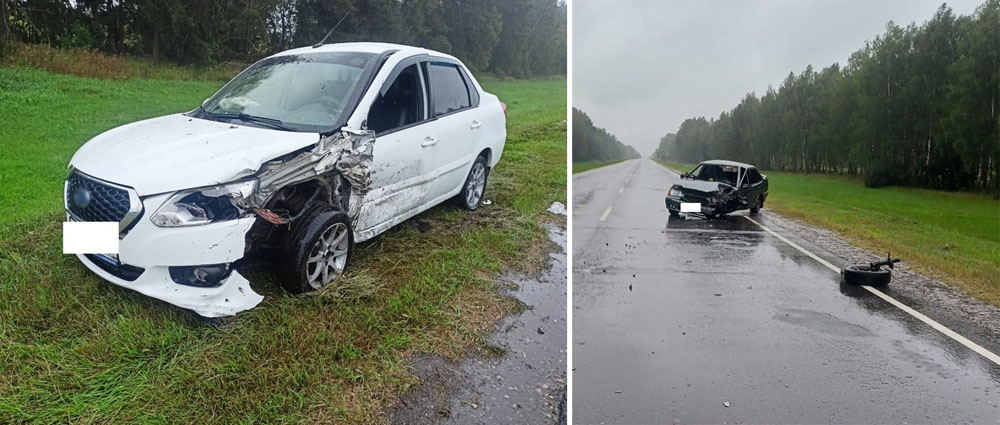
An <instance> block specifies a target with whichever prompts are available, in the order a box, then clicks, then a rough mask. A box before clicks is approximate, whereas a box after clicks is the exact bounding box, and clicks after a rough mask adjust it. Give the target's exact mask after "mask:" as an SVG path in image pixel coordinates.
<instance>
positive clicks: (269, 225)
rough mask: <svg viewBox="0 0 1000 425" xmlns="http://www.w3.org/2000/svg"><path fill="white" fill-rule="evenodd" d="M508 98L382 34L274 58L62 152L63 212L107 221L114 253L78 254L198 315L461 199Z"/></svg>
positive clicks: (248, 298)
mask: <svg viewBox="0 0 1000 425" xmlns="http://www.w3.org/2000/svg"><path fill="white" fill-rule="evenodd" d="M506 135H507V133H506V105H504V104H503V103H502V102H500V101H499V99H497V97H496V96H494V95H492V94H489V93H486V92H485V91H483V89H482V87H480V85H479V83H478V82H477V81H476V79H475V78H474V77H473V76H472V74H471V73H470V72H469V71H468V69H467V68H466V67H465V66H464V65H463V64H462V62H460V61H459V60H458V59H456V58H454V57H452V56H449V55H446V54H443V53H439V52H435V51H431V50H426V49H421V48H415V47H409V46H401V45H393V44H382V43H347V44H331V45H318V46H314V47H305V48H300V49H294V50H289V51H286V52H282V53H278V54H276V55H273V56H271V57H268V58H265V59H263V60H261V61H259V62H257V63H255V64H253V65H252V66H250V67H249V68H247V69H246V70H244V71H243V72H242V73H240V74H239V75H237V76H236V77H235V78H234V79H233V80H232V81H230V82H229V83H228V84H226V85H225V86H223V87H222V89H220V90H219V91H218V92H217V93H216V94H215V95H214V96H212V97H211V98H209V99H207V100H206V101H205V102H204V103H203V104H202V105H201V106H200V107H198V108H197V109H196V110H194V111H191V112H188V113H185V114H175V115H167V116H164V117H159V118H153V119H149V120H145V121H140V122H136V123H132V124H128V125H125V126H121V127H118V128H115V129H112V130H109V131H107V132H105V133H103V134H101V135H98V136H97V137H95V138H93V139H92V140H90V141H89V142H87V143H86V144H85V145H83V147H81V148H80V149H79V150H78V151H77V152H76V154H75V155H74V156H73V159H72V160H71V161H70V168H71V172H70V175H69V177H68V178H67V180H66V190H65V206H66V211H67V214H68V219H69V220H70V221H86V222H89V221H104V222H109V221H110V222H117V223H118V232H119V234H118V237H119V252H118V253H117V254H101V253H93V254H78V256H79V258H80V260H81V261H82V262H83V264H84V265H86V266H87V267H88V268H89V269H90V270H92V271H93V272H94V273H96V274H98V275H99V276H101V277H102V278H104V279H106V280H108V281H111V282H112V283H115V284H117V285H120V286H124V287H127V288H131V289H134V290H136V291H138V292H141V293H143V294H146V295H148V296H151V297H155V298H158V299H161V300H164V301H167V302H169V303H172V304H175V305H177V306H180V307H183V308H186V309H190V310H193V311H195V312H196V313H198V314H200V315H202V316H206V317H218V316H225V315H232V314H235V313H237V312H239V311H243V310H246V309H250V308H252V307H254V306H256V305H257V304H258V303H260V301H261V300H262V299H263V297H261V296H260V295H258V294H257V293H255V292H254V291H253V290H251V288H250V286H249V285H248V282H247V279H246V278H245V277H243V276H242V275H241V274H240V272H239V270H240V266H241V265H242V264H244V263H245V262H247V261H248V260H249V258H251V257H253V258H263V259H267V260H272V262H274V263H275V264H276V265H277V266H278V267H279V270H280V272H281V277H282V279H281V280H282V284H283V285H284V287H285V288H286V289H288V290H290V291H293V292H304V291H310V290H314V289H319V288H322V287H323V286H325V285H327V284H329V283H330V282H331V281H333V280H334V279H336V278H337V276H339V275H340V274H341V273H342V272H343V271H344V268H345V266H346V265H347V263H348V260H349V259H350V257H351V252H352V250H353V248H354V243H355V242H361V241H364V240H366V239H369V238H372V237H373V236H375V235H378V234H379V233H381V232H384V231H385V230H387V229H389V228H390V227H392V226H394V225H396V224H399V223H400V222H402V221H404V220H406V219H408V218H410V217H412V216H414V215H416V214H419V213H420V212H422V211H425V210H427V209H428V208H431V207H433V206H435V205H437V204H440V203H442V202H444V201H447V200H450V199H454V200H455V201H456V203H457V204H458V205H459V206H461V207H463V208H465V209H468V210H475V209H476V208H477V207H478V206H479V205H480V203H481V202H482V200H483V192H484V189H485V187H486V179H487V177H488V176H489V173H490V170H491V169H492V168H493V167H494V166H495V165H496V164H497V162H498V161H499V160H500V156H501V154H502V152H503V148H504V142H505V140H506Z"/></svg>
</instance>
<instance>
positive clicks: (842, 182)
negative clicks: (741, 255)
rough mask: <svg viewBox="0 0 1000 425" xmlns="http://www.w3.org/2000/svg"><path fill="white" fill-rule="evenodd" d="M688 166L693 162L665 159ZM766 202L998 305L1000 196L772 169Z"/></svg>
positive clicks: (679, 167) (684, 168)
mask: <svg viewBox="0 0 1000 425" xmlns="http://www.w3.org/2000/svg"><path fill="white" fill-rule="evenodd" d="M662 163H663V164H664V165H667V166H668V167H671V168H674V169H675V170H681V171H690V170H691V169H692V168H693V165H692V164H682V163H676V162H662ZM765 174H766V175H767V178H768V184H769V185H770V194H769V195H768V198H767V204H766V206H767V207H768V208H771V209H774V210H775V211H777V212H779V213H781V214H783V215H785V216H788V217H794V218H799V219H802V220H805V221H806V222H808V223H810V224H813V225H817V226H820V227H825V228H828V229H831V230H834V231H835V232H837V233H838V234H840V235H841V236H844V237H845V238H847V239H848V240H849V241H850V242H851V243H853V244H855V245H858V246H860V247H863V248H866V249H869V250H871V251H873V252H875V253H886V252H891V253H892V255H893V257H900V258H902V259H903V261H905V262H906V263H907V264H909V265H910V266H912V267H914V268H915V269H917V270H919V271H921V272H923V273H926V274H929V275H931V276H934V277H937V278H939V279H941V280H943V281H944V282H947V283H949V284H951V285H953V286H955V287H958V288H960V289H962V290H964V291H966V292H967V293H969V294H970V295H972V296H974V297H977V298H979V299H981V300H983V301H986V302H988V303H991V304H993V305H997V306H1000V201H997V200H996V199H993V198H992V197H990V196H988V195H983V194H976V193H964V192H942V191H936V190H927V189H914V188H904V187H886V188H880V189H871V188H867V187H865V186H864V183H863V182H862V180H861V179H860V178H857V177H849V176H840V175H826V174H797V173H786V172H775V171H768V172H766V173H765Z"/></svg>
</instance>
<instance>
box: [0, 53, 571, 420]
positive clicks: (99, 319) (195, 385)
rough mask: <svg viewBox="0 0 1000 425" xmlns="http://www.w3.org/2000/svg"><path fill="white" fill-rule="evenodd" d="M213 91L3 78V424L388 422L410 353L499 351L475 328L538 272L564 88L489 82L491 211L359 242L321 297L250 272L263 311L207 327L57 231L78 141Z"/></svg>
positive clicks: (558, 172) (557, 183) (182, 106)
mask: <svg viewBox="0 0 1000 425" xmlns="http://www.w3.org/2000/svg"><path fill="white" fill-rule="evenodd" d="M221 84H222V81H215V82H190V81H153V80H144V79H125V80H121V81H107V80H95V79H89V78H80V77H75V76H66V75H56V74H51V73H48V72H44V71H38V70H29V69H24V68H0V116H2V117H4V118H3V125H2V126H0V423H21V422H28V423H70V422H71V423H249V422H259V423H296V422H305V423H355V424H362V423H364V424H367V423H382V422H385V417H384V413H383V410H384V408H385V407H386V406H390V405H392V404H393V403H394V402H395V400H396V399H397V396H398V395H399V394H400V393H401V392H403V391H405V390H407V389H408V388H409V387H410V386H412V385H413V384H415V380H416V378H414V377H413V376H412V375H410V373H409V371H408V359H409V356H410V355H411V354H412V353H414V352H418V351H424V352H431V353H437V354H441V355H444V356H447V357H451V358H456V357H458V356H462V355H463V354H465V353H467V352H468V350H470V349H471V350H477V349H483V350H486V351H487V352H491V351H495V350H491V349H490V347H487V346H486V345H485V344H486V342H485V340H484V335H485V332H486V331H488V330H489V329H492V326H493V323H494V322H495V321H496V320H497V319H498V318H500V317H501V316H502V315H503V314H505V313H507V312H510V311H514V310H516V309H517V308H519V307H518V306H517V305H516V303H515V302H514V301H513V300H511V299H509V298H506V297H503V296H501V295H500V291H499V289H498V287H499V285H500V284H499V283H498V282H496V281H495V280H494V277H495V276H496V275H497V273H498V272H500V271H501V270H504V269H507V268H514V269H518V270H523V271H529V272H530V271H533V270H537V269H539V268H540V267H541V266H543V265H544V264H546V260H547V256H546V255H545V252H546V251H547V250H548V249H549V248H550V245H549V244H550V243H549V242H548V240H547V238H546V237H545V231H544V229H543V227H542V224H541V222H542V221H544V220H552V218H550V217H552V216H551V215H550V214H548V213H546V212H545V209H546V207H548V205H549V204H550V203H551V202H553V201H561V202H564V203H565V202H566V124H565V119H566V104H565V99H566V82H565V79H552V80H537V81H501V80H487V81H483V84H484V86H485V87H486V88H487V90H489V91H491V92H493V93H496V94H497V95H498V96H499V97H500V98H501V99H502V100H503V101H505V102H507V105H508V108H509V116H508V139H507V147H506V150H505V152H504V156H503V160H502V161H501V163H500V164H499V165H498V166H497V167H496V169H495V171H494V173H492V174H491V176H490V177H491V179H490V182H489V186H488V188H487V195H486V196H487V198H488V199H491V200H492V201H493V204H492V205H490V206H487V207H483V208H481V209H480V210H478V211H476V212H474V213H467V212H463V211H460V210H458V209H456V208H454V207H452V206H440V207H437V208H434V209H432V210H431V211H429V212H427V213H424V214H422V215H421V216H420V219H421V220H423V221H424V222H425V223H426V224H428V225H429V226H430V230H426V229H423V230H426V231H423V230H422V229H419V228H418V226H412V225H407V224H403V225H400V226H397V228H395V229H392V230H390V231H389V232H387V233H385V234H383V235H381V236H379V237H377V238H375V239H373V240H371V241H369V242H366V243H364V244H360V245H358V247H357V251H356V254H355V257H354V258H353V259H352V263H351V264H350V265H349V273H348V275H347V276H346V277H344V278H342V279H340V280H339V281H338V285H337V286H336V287H334V288H329V289H327V290H324V291H321V292H320V293H318V294H313V295H305V296H291V295H289V294H287V293H285V292H284V291H282V290H281V289H280V287H279V286H278V285H277V284H276V283H275V281H274V280H273V278H272V277H271V276H270V275H269V274H266V273H261V274H255V275H251V280H252V282H253V287H254V289H255V290H256V291H258V292H260V293H262V294H264V295H265V300H264V302H263V303H262V304H261V305H260V306H258V307H256V308H254V309H253V310H250V311H247V312H244V313H241V314H240V315H238V316H236V317H234V318H230V319H228V320H227V321H226V322H225V324H224V325H223V326H221V327H218V328H215V327H210V326H206V325H204V324H201V323H199V322H197V321H196V320H194V319H193V318H192V317H191V316H190V315H189V314H187V313H186V312H183V311H181V310H179V309H177V308H174V307H171V306H169V305H168V304H165V303H162V302H159V301H156V300H153V299H150V298H147V297H144V296H142V295H139V294H137V293H134V292H132V291H129V290H126V289H123V288H119V287H117V286H115V285H112V284H110V283H107V282H104V281H102V280H101V279H99V278H97V277H96V276H95V275H93V274H92V273H90V272H89V271H87V270H86V269H85V268H84V267H83V266H82V265H81V264H80V263H79V262H78V261H77V260H76V258H75V257H72V256H68V255H63V254H62V253H61V224H60V223H61V222H62V221H63V218H64V214H63V212H62V201H61V196H62V194H61V192H62V181H63V179H64V178H65V176H66V164H67V163H68V161H69V159H70V157H71V156H72V154H73V152H74V151H75V150H76V149H77V148H78V147H79V146H80V145H81V144H83V143H84V142H86V141H87V140H88V139H89V138H91V137H93V136H94V135H96V134H98V133H100V132H102V131H104V130H107V129H109V128H112V127H114V126H117V125H121V124H125V123H128V122H131V121H135V120H139V119H143V118H148V117H153V116H157V115H162V114H167V113H172V112H179V111H185V110H189V109H192V108H193V107H195V106H197V105H198V104H199V103H200V102H201V101H202V100H203V99H204V98H206V97H207V96H209V95H211V94H212V93H213V91H214V90H216V89H217V88H218V87H219V86H221ZM420 227H421V228H422V227H423V226H420Z"/></svg>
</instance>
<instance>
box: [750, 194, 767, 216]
mask: <svg viewBox="0 0 1000 425" xmlns="http://www.w3.org/2000/svg"><path fill="white" fill-rule="evenodd" d="M761 208H764V196H758V197H757V199H756V201H754V204H753V205H752V206H751V207H750V214H757V213H758V212H759V211H760V209H761Z"/></svg>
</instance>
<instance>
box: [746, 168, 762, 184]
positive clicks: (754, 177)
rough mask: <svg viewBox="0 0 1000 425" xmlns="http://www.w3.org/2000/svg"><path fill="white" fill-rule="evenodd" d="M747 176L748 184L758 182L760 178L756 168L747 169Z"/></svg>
mask: <svg viewBox="0 0 1000 425" xmlns="http://www.w3.org/2000/svg"><path fill="white" fill-rule="evenodd" d="M747 178H749V179H750V184H757V183H760V180H761V178H760V173H758V172H757V169H756V168H751V169H750V170H749V171H747Z"/></svg>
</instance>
